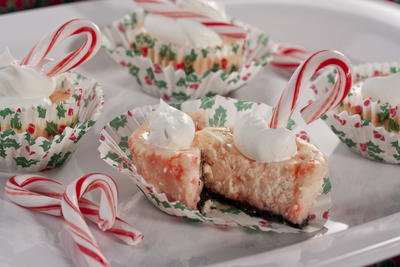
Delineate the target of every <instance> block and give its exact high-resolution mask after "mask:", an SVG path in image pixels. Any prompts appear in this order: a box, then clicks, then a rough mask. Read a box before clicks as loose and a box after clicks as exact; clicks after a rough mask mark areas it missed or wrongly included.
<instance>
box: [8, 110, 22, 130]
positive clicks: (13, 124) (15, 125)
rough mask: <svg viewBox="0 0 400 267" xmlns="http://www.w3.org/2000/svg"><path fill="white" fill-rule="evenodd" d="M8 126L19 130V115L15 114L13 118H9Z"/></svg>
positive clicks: (20, 126)
mask: <svg viewBox="0 0 400 267" xmlns="http://www.w3.org/2000/svg"><path fill="white" fill-rule="evenodd" d="M10 124H11V128H13V129H18V130H21V128H22V123H21V120H20V118H19V113H15V115H14V117H12V118H11V121H10Z"/></svg>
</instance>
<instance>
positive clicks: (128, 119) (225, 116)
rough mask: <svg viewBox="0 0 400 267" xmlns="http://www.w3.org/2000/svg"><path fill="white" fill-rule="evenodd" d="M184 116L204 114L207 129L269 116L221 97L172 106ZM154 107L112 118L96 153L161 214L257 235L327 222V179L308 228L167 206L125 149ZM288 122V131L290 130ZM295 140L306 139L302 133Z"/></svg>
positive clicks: (233, 211) (230, 211)
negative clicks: (249, 115) (245, 118)
mask: <svg viewBox="0 0 400 267" xmlns="http://www.w3.org/2000/svg"><path fill="white" fill-rule="evenodd" d="M174 106H175V107H176V108H179V109H181V110H183V111H185V112H190V111H196V110H201V109H203V110H207V111H208V116H209V124H210V126H230V125H233V123H234V121H235V119H236V118H237V117H238V116H241V114H243V113H245V112H255V113H256V114H258V115H260V116H262V117H264V118H265V117H267V116H269V115H270V114H271V107H269V106H267V105H265V104H262V103H254V102H248V101H241V100H236V99H232V98H225V97H221V96H214V97H205V98H202V99H199V100H192V101H186V102H184V103H182V104H175V105H174ZM156 107H157V106H144V107H139V108H135V109H133V110H130V111H128V112H127V113H125V114H122V115H120V116H118V117H116V118H114V119H113V120H112V121H111V122H110V123H108V124H107V125H106V126H105V127H104V129H103V131H102V132H101V135H100V146H99V152H100V155H101V158H102V159H103V160H104V161H105V162H107V163H108V164H109V165H111V166H113V167H114V168H116V169H117V170H118V171H120V172H122V173H124V174H125V175H127V176H128V177H129V178H130V179H131V180H132V181H133V182H134V183H135V184H136V185H137V186H138V188H139V189H140V190H141V191H142V192H143V194H144V195H145V196H146V197H147V198H148V199H149V200H150V201H151V202H152V203H153V204H154V205H155V206H156V207H158V208H159V209H160V210H162V211H164V212H166V213H168V214H170V215H174V216H179V217H184V218H186V219H189V220H191V221H196V222H204V223H212V224H219V225H230V226H242V227H245V228H249V229H252V230H257V231H273V232H278V233H298V232H314V231H317V230H320V229H321V228H323V226H324V224H325V222H326V220H327V219H328V215H329V209H330V194H329V192H330V189H331V184H330V181H329V179H328V178H324V183H323V186H322V188H321V194H320V196H319V197H318V198H317V201H316V205H315V208H314V211H313V214H312V215H311V216H310V222H309V225H308V226H307V227H306V228H304V229H297V228H293V227H290V226H288V225H285V224H280V223H276V222H271V221H267V220H264V219H261V218H257V217H251V216H249V215H247V214H245V213H243V212H242V211H240V210H239V209H237V208H235V207H233V206H227V205H222V204H220V203H218V202H217V201H212V204H211V205H212V206H213V207H215V208H216V209H209V210H210V211H207V212H206V213H201V212H200V211H198V210H191V209H189V208H187V207H186V206H185V205H183V204H182V203H180V202H170V201H168V199H167V197H166V195H165V194H163V193H158V192H157V191H156V189H155V187H154V186H153V185H151V184H149V183H147V182H146V181H145V180H144V179H143V177H142V176H141V175H139V174H138V173H137V171H136V167H135V163H134V162H133V158H132V154H131V152H130V150H129V148H128V138H129V136H130V135H131V134H132V132H133V131H134V130H135V129H137V128H138V127H140V125H141V124H142V123H143V122H145V120H146V119H145V116H146V113H148V112H150V111H151V110H152V109H154V108H156ZM293 124H294V122H293V121H290V123H289V125H288V127H293ZM298 136H299V137H300V138H303V139H307V138H308V137H307V135H306V133H305V132H304V131H300V132H299V133H298Z"/></svg>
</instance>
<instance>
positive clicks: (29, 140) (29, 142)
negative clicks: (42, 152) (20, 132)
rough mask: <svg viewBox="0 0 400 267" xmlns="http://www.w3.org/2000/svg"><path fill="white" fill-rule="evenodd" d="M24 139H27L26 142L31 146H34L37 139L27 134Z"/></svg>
mask: <svg viewBox="0 0 400 267" xmlns="http://www.w3.org/2000/svg"><path fill="white" fill-rule="evenodd" d="M24 137H25V140H26V142H28V144H29V145H30V146H33V145H34V144H35V143H36V139H35V138H32V135H30V134H29V133H25V134H24Z"/></svg>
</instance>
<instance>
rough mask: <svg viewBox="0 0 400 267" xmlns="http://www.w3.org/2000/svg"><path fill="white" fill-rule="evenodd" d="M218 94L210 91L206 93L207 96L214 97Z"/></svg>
mask: <svg viewBox="0 0 400 267" xmlns="http://www.w3.org/2000/svg"><path fill="white" fill-rule="evenodd" d="M216 95H217V93H214V92H208V93H207V94H206V97H213V96H216Z"/></svg>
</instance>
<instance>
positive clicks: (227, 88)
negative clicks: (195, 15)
mask: <svg viewBox="0 0 400 267" xmlns="http://www.w3.org/2000/svg"><path fill="white" fill-rule="evenodd" d="M143 16H144V15H143V11H142V10H137V11H135V12H133V13H131V14H128V15H126V16H124V17H123V18H121V19H119V20H117V21H115V22H113V23H112V25H110V26H107V27H106V28H104V30H103V33H104V34H103V47H104V48H105V49H106V51H107V52H108V53H109V54H110V55H111V56H112V57H113V58H114V59H115V60H116V61H117V62H118V63H119V64H120V65H121V66H122V67H123V68H125V69H126V70H127V71H128V72H129V74H130V75H131V76H133V78H134V80H135V81H136V82H137V83H138V84H139V86H140V87H141V88H142V90H143V91H145V92H146V93H148V94H150V95H154V96H156V97H160V98H163V99H164V100H165V101H173V102H183V101H185V100H188V99H197V98H200V97H204V96H213V95H216V94H219V95H227V94H229V93H230V92H232V91H235V90H237V89H239V88H241V87H242V86H244V85H245V84H246V83H247V82H248V81H249V80H250V79H251V78H253V77H254V76H255V75H256V73H257V72H258V71H260V70H261V68H262V67H263V66H265V65H266V64H267V63H268V61H269V60H270V59H271V56H272V53H273V49H274V48H273V47H274V46H273V45H272V43H271V41H270V40H269V37H268V36H267V35H266V34H265V33H263V32H262V31H260V30H258V29H256V28H254V27H251V26H248V25H246V27H247V28H248V29H249V33H248V38H247V39H246V40H245V42H244V48H243V47H241V46H240V45H239V44H238V43H236V42H235V43H232V44H226V45H224V47H214V48H207V49H194V48H193V49H189V50H187V49H180V50H179V49H177V48H175V47H173V46H172V45H171V44H167V43H162V42H160V41H158V40H153V39H150V38H147V37H145V36H144V35H140V34H138V33H137V31H136V30H135V29H134V28H135V26H136V25H138V23H140V21H142V20H143ZM235 23H236V22H235ZM237 23H238V24H241V23H239V22H237ZM132 36H135V40H136V39H138V40H140V41H141V42H145V43H146V45H147V46H148V47H151V51H150V52H151V54H154V55H157V57H165V58H166V59H168V61H169V59H171V60H173V59H174V57H177V56H183V58H184V61H189V62H199V63H198V64H203V63H202V62H206V61H208V60H210V57H213V56H216V55H219V57H222V58H223V57H224V55H226V56H227V58H226V60H222V61H221V63H218V64H213V65H211V66H209V67H208V68H207V69H204V72H203V73H201V74H198V73H196V72H188V70H187V69H185V66H182V67H181V69H179V68H178V69H175V67H174V66H173V65H172V64H169V65H167V66H165V67H164V66H162V65H161V64H157V63H154V62H153V61H152V60H151V59H150V58H149V57H148V54H149V53H150V52H149V49H139V50H138V49H133V48H132V44H131V40H132V38H133V37H132ZM228 51H229V53H228ZM232 53H233V54H232ZM229 57H234V58H240V60H239V61H240V62H241V64H240V66H238V67H233V68H230V70H229V71H224V70H223V69H225V68H226V66H230V62H229ZM196 64H197V63H196ZM203 65H207V64H205V63H204V64H203ZM225 65H226V66H225ZM232 66H235V65H232Z"/></svg>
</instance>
